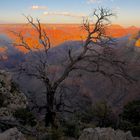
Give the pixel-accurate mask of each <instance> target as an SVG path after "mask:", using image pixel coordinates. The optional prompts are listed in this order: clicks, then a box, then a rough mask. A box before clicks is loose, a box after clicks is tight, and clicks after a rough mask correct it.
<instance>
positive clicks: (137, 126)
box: [119, 100, 140, 137]
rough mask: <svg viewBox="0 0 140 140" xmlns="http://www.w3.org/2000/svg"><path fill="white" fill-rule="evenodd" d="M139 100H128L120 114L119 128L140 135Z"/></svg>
mask: <svg viewBox="0 0 140 140" xmlns="http://www.w3.org/2000/svg"><path fill="white" fill-rule="evenodd" d="M139 118H140V100H137V101H132V102H129V103H128V104H127V105H125V106H124V108H123V112H122V114H120V124H119V128H120V129H122V130H125V131H128V130H130V131H131V132H132V134H133V136H138V137H140V119H139Z"/></svg>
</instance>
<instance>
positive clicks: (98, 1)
mask: <svg viewBox="0 0 140 140" xmlns="http://www.w3.org/2000/svg"><path fill="white" fill-rule="evenodd" d="M103 1H104V0H87V3H88V4H90V3H101V2H103ZM108 1H111V2H113V1H114V0H108Z"/></svg>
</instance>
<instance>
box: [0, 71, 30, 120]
mask: <svg viewBox="0 0 140 140" xmlns="http://www.w3.org/2000/svg"><path fill="white" fill-rule="evenodd" d="M27 104H28V103H27V99H26V96H25V95H24V94H23V93H22V92H20V91H19V89H18V88H17V86H16V85H15V84H14V83H13V81H12V77H11V74H10V73H8V72H5V71H3V70H0V119H11V118H12V117H13V116H12V114H13V113H14V112H15V110H17V109H19V108H26V106H27Z"/></svg>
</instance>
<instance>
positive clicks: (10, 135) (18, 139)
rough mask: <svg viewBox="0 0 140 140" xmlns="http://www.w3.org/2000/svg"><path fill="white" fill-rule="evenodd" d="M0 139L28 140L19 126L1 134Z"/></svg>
mask: <svg viewBox="0 0 140 140" xmlns="http://www.w3.org/2000/svg"><path fill="white" fill-rule="evenodd" d="M0 140H26V139H25V137H24V135H23V134H22V133H21V132H19V131H18V129H17V128H11V129H8V130H6V131H5V132H3V133H1V134H0Z"/></svg>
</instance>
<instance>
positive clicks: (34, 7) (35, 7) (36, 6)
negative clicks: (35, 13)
mask: <svg viewBox="0 0 140 140" xmlns="http://www.w3.org/2000/svg"><path fill="white" fill-rule="evenodd" d="M31 9H32V10H46V9H48V7H47V6H39V5H33V6H32V7H31Z"/></svg>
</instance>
